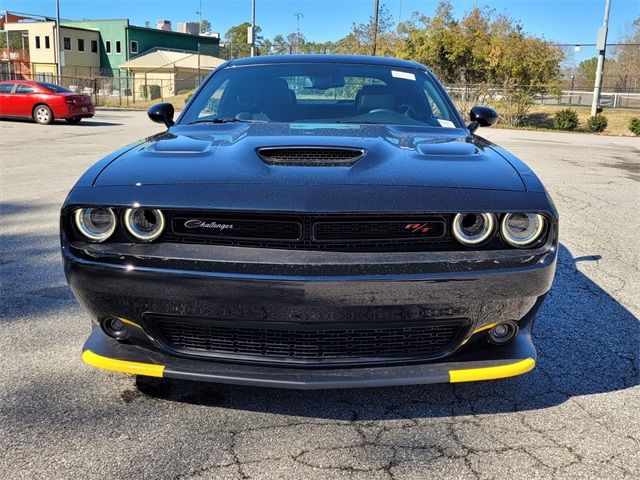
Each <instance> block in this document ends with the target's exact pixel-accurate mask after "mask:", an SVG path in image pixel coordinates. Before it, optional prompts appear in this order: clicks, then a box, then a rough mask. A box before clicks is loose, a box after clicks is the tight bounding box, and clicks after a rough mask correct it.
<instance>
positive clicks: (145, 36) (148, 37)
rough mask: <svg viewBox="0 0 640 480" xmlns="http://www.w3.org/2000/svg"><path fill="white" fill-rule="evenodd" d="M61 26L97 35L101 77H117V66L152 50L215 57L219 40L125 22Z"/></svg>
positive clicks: (82, 22)
mask: <svg viewBox="0 0 640 480" xmlns="http://www.w3.org/2000/svg"><path fill="white" fill-rule="evenodd" d="M61 24H62V25H68V26H73V27H78V28H86V29H91V30H98V31H99V32H100V69H101V72H100V73H101V74H102V75H109V76H111V75H113V76H118V75H119V74H120V71H119V70H118V67H119V66H120V64H122V63H124V62H126V61H128V60H129V59H130V58H133V57H135V56H136V55H139V54H141V53H144V52H146V51H148V50H151V49H152V48H157V47H161V48H162V47H164V48H170V49H176V50H189V51H193V52H198V51H199V52H200V53H202V54H204V55H210V56H213V57H217V56H218V55H219V44H220V40H219V39H218V38H215V37H207V36H202V35H190V34H188V33H180V32H173V31H169V30H159V29H155V28H147V27H138V26H134V25H129V20H128V19H113V20H66V21H64V22H61Z"/></svg>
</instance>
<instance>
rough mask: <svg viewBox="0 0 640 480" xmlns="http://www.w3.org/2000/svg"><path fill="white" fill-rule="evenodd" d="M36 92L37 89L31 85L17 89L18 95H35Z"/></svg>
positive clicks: (20, 86) (19, 86)
mask: <svg viewBox="0 0 640 480" xmlns="http://www.w3.org/2000/svg"><path fill="white" fill-rule="evenodd" d="M34 90H35V88H33V87H32V86H31V85H18V86H17V87H16V93H24V94H26V93H33V91H34Z"/></svg>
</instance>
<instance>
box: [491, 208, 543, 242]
mask: <svg viewBox="0 0 640 480" xmlns="http://www.w3.org/2000/svg"><path fill="white" fill-rule="evenodd" d="M543 230H544V217H543V216H542V215H540V214H538V213H507V214H506V215H505V216H504V218H503V219H502V228H501V231H502V237H503V238H504V239H505V241H506V242H507V243H509V244H511V245H513V246H514V247H524V246H526V245H530V244H532V243H533V242H535V241H536V240H538V239H539V238H540V235H541V234H542V231H543Z"/></svg>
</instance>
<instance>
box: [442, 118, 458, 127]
mask: <svg viewBox="0 0 640 480" xmlns="http://www.w3.org/2000/svg"><path fill="white" fill-rule="evenodd" d="M438 123H439V124H440V126H442V127H444V128H456V125H455V123H453V122H450V121H449V120H441V119H438Z"/></svg>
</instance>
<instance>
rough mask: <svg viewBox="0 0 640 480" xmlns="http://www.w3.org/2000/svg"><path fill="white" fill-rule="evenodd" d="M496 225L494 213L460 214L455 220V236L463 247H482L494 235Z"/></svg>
mask: <svg viewBox="0 0 640 480" xmlns="http://www.w3.org/2000/svg"><path fill="white" fill-rule="evenodd" d="M495 223H496V222H495V217H494V216H493V214H492V213H458V214H457V215H456V216H455V217H454V218H453V228H452V230H453V236H454V237H455V238H456V240H458V242H460V243H462V244H463V245H469V246H474V245H480V244H481V243H484V242H486V241H487V240H488V239H489V238H490V237H491V235H493V231H494V227H495Z"/></svg>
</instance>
